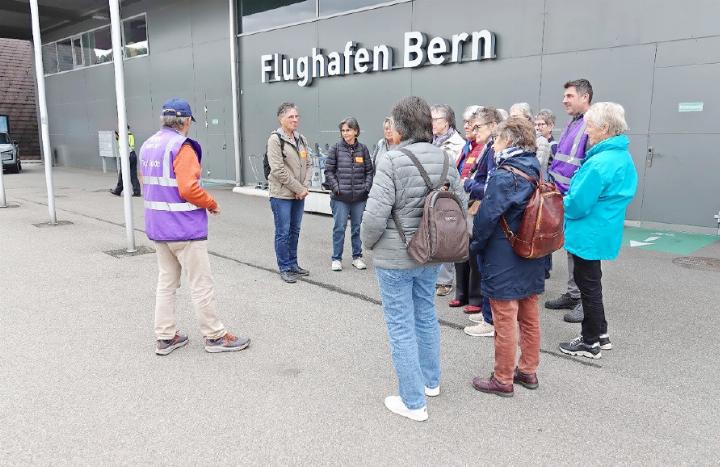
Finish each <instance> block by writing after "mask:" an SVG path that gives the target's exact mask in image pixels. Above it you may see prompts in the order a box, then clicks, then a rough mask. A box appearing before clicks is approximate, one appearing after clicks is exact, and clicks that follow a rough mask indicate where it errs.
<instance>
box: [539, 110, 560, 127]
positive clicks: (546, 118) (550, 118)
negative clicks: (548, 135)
mask: <svg viewBox="0 0 720 467" xmlns="http://www.w3.org/2000/svg"><path fill="white" fill-rule="evenodd" d="M535 120H542V121H543V122H545V123H547V124H548V125H553V126H555V114H554V113H553V111H552V110H550V109H542V110H540V112H538V114H537V115H535Z"/></svg>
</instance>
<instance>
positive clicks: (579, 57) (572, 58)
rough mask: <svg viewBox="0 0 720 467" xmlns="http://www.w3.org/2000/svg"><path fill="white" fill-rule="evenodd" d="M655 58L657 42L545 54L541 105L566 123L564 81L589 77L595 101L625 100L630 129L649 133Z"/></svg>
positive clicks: (634, 132) (562, 123)
mask: <svg viewBox="0 0 720 467" xmlns="http://www.w3.org/2000/svg"><path fill="white" fill-rule="evenodd" d="M654 59H655V45H642V46H636V47H618V48H613V49H600V50H588V51H582V52H570V53H563V54H552V55H545V56H544V57H543V64H542V81H541V92H540V107H544V108H549V109H551V110H552V111H553V112H555V114H556V115H557V117H558V118H557V119H558V127H562V126H563V125H564V124H565V123H566V121H567V118H564V117H563V116H565V111H564V110H563V107H562V96H563V92H564V89H563V84H564V83H565V82H567V81H570V80H573V79H577V78H587V79H588V80H590V83H592V86H593V94H594V96H593V102H603V101H612V102H618V103H620V104H622V105H623V106H624V107H625V110H626V118H627V121H628V125H629V126H630V133H632V134H647V131H648V125H649V122H650V102H651V98H652V86H651V83H652V78H653V63H654Z"/></svg>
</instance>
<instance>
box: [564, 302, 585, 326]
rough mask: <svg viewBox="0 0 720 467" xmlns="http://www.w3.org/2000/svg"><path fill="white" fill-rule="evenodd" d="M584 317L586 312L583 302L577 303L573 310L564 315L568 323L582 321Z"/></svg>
mask: <svg viewBox="0 0 720 467" xmlns="http://www.w3.org/2000/svg"><path fill="white" fill-rule="evenodd" d="M583 318H585V313H584V312H583V307H582V303H578V304H577V305H575V308H573V309H572V311H569V312H567V313H565V316H563V319H564V320H565V321H567V322H568V323H582V322H583Z"/></svg>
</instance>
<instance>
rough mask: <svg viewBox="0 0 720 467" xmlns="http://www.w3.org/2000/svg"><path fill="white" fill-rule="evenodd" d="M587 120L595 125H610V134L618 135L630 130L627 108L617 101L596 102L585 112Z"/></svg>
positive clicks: (600, 126)
mask: <svg viewBox="0 0 720 467" xmlns="http://www.w3.org/2000/svg"><path fill="white" fill-rule="evenodd" d="M585 121H586V122H589V123H591V124H592V125H593V126H594V127H597V128H602V127H604V126H605V125H607V127H608V130H607V132H608V134H610V135H613V136H617V135H621V134H623V133H625V132H626V131H627V130H628V125H627V122H626V121H625V109H624V108H623V106H622V105H620V104H616V103H615V102H596V103H595V104H593V105H591V106H590V108H589V109H588V111H587V112H585Z"/></svg>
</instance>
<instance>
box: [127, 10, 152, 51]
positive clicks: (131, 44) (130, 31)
mask: <svg viewBox="0 0 720 467" xmlns="http://www.w3.org/2000/svg"><path fill="white" fill-rule="evenodd" d="M123 38H124V43H125V58H130V57H139V56H141V55H147V54H148V40H147V24H146V21H145V16H138V17H137V18H132V19H128V20H125V21H123Z"/></svg>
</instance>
